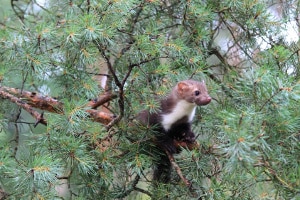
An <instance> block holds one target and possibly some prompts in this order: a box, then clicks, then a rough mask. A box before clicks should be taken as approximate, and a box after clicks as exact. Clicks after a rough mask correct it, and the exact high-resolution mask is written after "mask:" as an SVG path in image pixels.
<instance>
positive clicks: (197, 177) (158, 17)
mask: <svg viewBox="0 0 300 200" xmlns="http://www.w3.org/2000/svg"><path fill="white" fill-rule="evenodd" d="M2 2H7V1H1V3H2ZM274 4H275V5H276V6H279V7H280V8H281V9H282V10H281V11H282V12H281V14H282V15H281V18H274V17H272V15H271V13H270V12H269V11H268V9H270V8H271V7H272V6H273V5H274ZM2 5H3V8H4V6H9V4H8V3H7V4H1V6H2ZM11 5H12V6H13V7H12V8H13V9H12V10H11V12H9V11H8V12H3V13H2V14H1V21H0V81H1V82H0V90H1V87H3V86H8V87H16V88H20V89H24V90H27V91H36V92H39V93H41V94H44V95H48V96H51V97H55V98H57V99H59V100H60V101H61V102H63V103H64V110H63V114H62V115H59V114H54V113H47V112H45V114H44V115H45V118H46V119H47V122H48V125H47V126H46V127H45V126H43V125H38V126H37V127H36V128H34V123H35V120H34V119H33V118H32V117H31V116H30V115H29V114H28V113H26V111H24V110H22V109H21V108H19V107H18V106H16V105H15V104H14V103H12V102H10V101H8V100H5V99H1V105H0V111H1V112H0V122H1V124H0V198H3V199H5V198H7V199H122V198H125V199H150V198H152V199H164V198H169V199H201V198H202V199H299V198H300V189H299V188H300V181H299V180H300V167H299V164H300V142H299V140H300V109H299V107H300V101H299V99H300V80H299V77H300V73H299V72H300V70H299V69H300V68H299V43H298V41H296V42H290V43H287V42H285V38H284V37H283V36H282V31H283V30H284V27H285V25H286V23H287V22H289V21H292V20H293V19H295V17H298V9H299V2H298V1H286V2H281V3H279V2H275V3H274V2H271V1H252V0H251V1H250V0H249V1H248V0H244V1H233V0H230V1H229V0H228V1H192V0H190V1H180V0H169V1H168V0H165V1H158V0H142V1H140V0H126V1H125V0H109V1H107V0H105V1H101V0H99V1H93V0H91V1H90V0H88V1H85V0H74V1H47V4H46V5H45V6H44V7H42V6H39V5H38V4H37V3H34V1H32V2H31V1H13V0H12V1H11ZM33 5H35V6H36V7H34V6H33ZM3 8H1V10H2V9H3ZM297 28H299V26H297ZM222 31H224V32H225V36H223V37H221V38H220V37H218V36H219V35H220V34H222ZM224 32H223V34H224ZM261 40H263V41H264V42H265V43H266V46H267V47H266V48H263V47H262V45H261V43H260V42H259V41H261ZM220 41H221V42H220ZM230 41H231V43H230ZM222 42H223V44H224V43H226V45H223V46H222V45H221V44H222ZM233 44H235V46H234V45H233ZM226 47H228V48H226ZM233 47H234V48H237V49H235V50H236V52H237V53H238V55H236V54H234V52H232V51H230V49H234V48H233ZM224 48H225V49H224ZM234 56H236V57H237V60H238V62H235V63H232V62H231V60H230V59H232V57H234ZM99 59H100V61H99ZM103 63H106V64H107V66H108V68H109V69H110V70H109V72H108V82H107V84H108V88H109V89H110V90H111V91H112V92H114V93H116V94H117V95H118V97H117V99H115V100H113V101H111V102H110V106H109V109H110V110H111V112H112V113H113V114H115V115H116V116H117V119H118V120H119V121H118V123H116V124H113V126H112V127H111V128H110V129H109V130H108V129H107V127H105V125H102V124H99V123H97V122H93V121H91V120H90V119H89V116H88V114H87V112H85V111H86V109H87V107H86V103H87V102H88V101H89V100H90V99H93V98H96V97H97V96H98V95H99V94H101V93H103V92H104V89H102V88H101V87H99V81H97V79H95V78H97V77H98V78H99V77H101V76H100V73H101V72H100V71H99V68H100V67H102V68H103V66H105V64H103ZM189 78H192V79H195V80H205V81H206V83H207V86H208V90H209V92H210V95H211V96H212V97H213V102H212V103H210V104H209V105H208V106H205V107H201V108H198V110H197V115H196V118H195V120H194V123H193V130H194V131H195V132H196V133H198V134H199V137H198V142H199V143H200V144H201V147H200V149H195V150H192V151H188V150H184V151H183V152H182V153H181V154H180V155H177V156H176V162H177V163H178V165H179V166H180V168H181V170H182V171H183V174H184V175H185V176H186V177H187V178H188V179H189V180H191V181H192V182H193V186H194V189H195V190H194V192H191V191H190V190H189V189H188V188H186V186H184V185H183V184H182V182H181V180H180V178H179V177H178V176H177V174H176V172H175V171H174V173H173V179H172V181H171V183H170V184H160V185H158V186H157V187H153V184H152V183H151V173H152V166H153V160H155V159H156V157H157V155H158V154H159V151H158V150H157V149H156V147H155V146H153V144H152V143H151V140H152V138H153V133H152V132H151V130H150V129H149V128H147V127H142V126H140V125H139V124H137V123H136V121H135V120H134V116H135V115H136V114H137V113H138V112H139V111H141V110H143V109H150V110H151V111H153V112H155V111H156V110H157V109H158V106H159V103H158V99H157V98H158V97H163V96H165V95H167V94H168V93H169V91H170V89H171V88H172V87H173V86H174V84H176V82H178V81H180V80H184V79H189ZM104 138H106V139H107V138H109V140H105V142H106V143H104V142H103V140H102V139H104ZM99 141H102V142H103V144H101V145H100V144H99ZM103 146H105V147H103Z"/></svg>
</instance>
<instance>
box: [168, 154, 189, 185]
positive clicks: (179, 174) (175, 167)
mask: <svg viewBox="0 0 300 200" xmlns="http://www.w3.org/2000/svg"><path fill="white" fill-rule="evenodd" d="M165 152H166V154H167V155H168V158H169V160H170V163H171V164H172V166H173V167H174V169H175V170H176V172H177V174H178V176H179V177H180V178H181V180H182V181H183V182H184V184H185V185H186V186H187V187H188V188H190V187H191V186H192V183H191V182H190V181H189V180H188V179H187V178H186V177H185V176H184V175H183V174H182V171H181V169H180V167H179V166H178V165H177V163H176V162H175V159H174V157H173V155H172V154H170V152H169V151H167V150H165Z"/></svg>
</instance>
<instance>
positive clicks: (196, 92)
mask: <svg viewBox="0 0 300 200" xmlns="http://www.w3.org/2000/svg"><path fill="white" fill-rule="evenodd" d="M176 91H177V94H178V96H179V98H180V99H184V100H186V101H187V102H189V103H195V104H197V105H198V106H204V105H207V104H209V103H210V101H211V97H210V96H209V95H208V92H207V88H206V85H205V82H204V81H202V82H198V81H194V80H185V81H180V82H179V83H177V85H176Z"/></svg>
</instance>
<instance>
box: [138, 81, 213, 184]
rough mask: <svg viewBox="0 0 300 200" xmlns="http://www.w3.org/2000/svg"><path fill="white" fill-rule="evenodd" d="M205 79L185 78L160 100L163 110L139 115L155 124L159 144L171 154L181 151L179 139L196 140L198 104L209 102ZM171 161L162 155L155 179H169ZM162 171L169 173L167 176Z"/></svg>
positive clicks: (181, 141) (189, 141) (191, 141)
mask: <svg viewBox="0 0 300 200" xmlns="http://www.w3.org/2000/svg"><path fill="white" fill-rule="evenodd" d="M210 101H211V97H210V96H209V95H208V92H207V88H206V85H205V83H204V82H198V81H194V80H185V81H181V82H179V83H177V85H176V86H175V87H174V88H173V90H172V92H171V93H170V94H169V95H168V96H167V97H166V98H165V99H162V100H161V106H160V112H158V113H151V114H150V113H149V112H148V111H142V112H141V113H140V114H139V116H138V118H139V120H140V121H141V122H143V123H144V124H147V125H150V126H154V127H156V132H158V135H157V137H156V139H157V144H158V146H159V147H160V148H162V149H163V150H164V151H168V152H169V153H170V154H175V153H179V152H180V147H179V146H178V145H177V144H179V143H184V144H187V145H188V144H193V143H194V142H195V134H194V133H193V131H192V130H191V123H192V120H193V118H194V116H195V112H196V107H197V106H202V105H207V104H208V103H210ZM169 173H170V163H169V161H168V159H167V158H166V157H165V155H163V156H162V157H161V159H160V161H159V163H158V165H157V169H156V170H155V171H154V179H156V180H160V181H162V182H168V181H169ZM163 174H166V176H165V177H162V176H164V175H163Z"/></svg>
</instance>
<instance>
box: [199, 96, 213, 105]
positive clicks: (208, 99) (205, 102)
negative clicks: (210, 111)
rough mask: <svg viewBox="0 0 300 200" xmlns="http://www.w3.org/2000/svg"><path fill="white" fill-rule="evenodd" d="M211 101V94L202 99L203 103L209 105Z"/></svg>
mask: <svg viewBox="0 0 300 200" xmlns="http://www.w3.org/2000/svg"><path fill="white" fill-rule="evenodd" d="M210 102H211V97H210V96H207V97H205V98H203V100H202V101H201V105H203V106H204V105H207V104H209V103H210Z"/></svg>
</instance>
